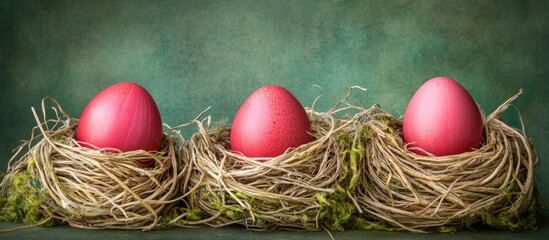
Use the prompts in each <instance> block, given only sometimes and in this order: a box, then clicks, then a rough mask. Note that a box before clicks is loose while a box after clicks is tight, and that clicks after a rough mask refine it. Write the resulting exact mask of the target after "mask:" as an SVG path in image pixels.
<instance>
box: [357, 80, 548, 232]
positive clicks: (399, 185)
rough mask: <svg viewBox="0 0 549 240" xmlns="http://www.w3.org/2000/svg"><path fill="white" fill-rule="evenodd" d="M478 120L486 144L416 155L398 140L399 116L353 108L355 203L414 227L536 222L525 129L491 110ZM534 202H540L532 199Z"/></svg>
mask: <svg viewBox="0 0 549 240" xmlns="http://www.w3.org/2000/svg"><path fill="white" fill-rule="evenodd" d="M521 93H522V90H521V91H520V92H519V93H517V94H516V95H515V96H513V97H512V98H510V99H509V100H508V101H506V102H504V103H503V104H502V105H501V106H500V107H498V108H497V109H496V110H495V111H494V113H492V114H490V115H489V116H488V117H487V118H486V119H484V120H485V121H484V122H485V133H486V136H485V144H484V145H483V146H482V147H481V148H480V149H478V150H475V151H471V152H466V153H462V154H457V155H451V156H442V157H435V156H421V155H417V154H415V153H412V152H411V151H409V150H408V149H407V147H406V145H405V143H404V142H403V140H402V132H401V129H402V125H401V122H400V121H399V120H398V119H396V118H394V117H393V116H391V115H390V114H388V113H386V112H385V111H383V110H382V109H381V108H379V107H378V106H374V107H372V108H370V109H368V110H364V111H363V112H361V113H359V115H360V116H361V117H362V118H363V119H367V120H365V121H363V124H362V127H361V128H359V129H357V130H356V132H355V134H357V135H358V134H359V133H360V132H366V134H363V135H364V136H367V137H365V138H363V139H361V143H362V144H364V149H365V150H364V156H363V157H364V159H365V160H364V161H363V162H362V164H363V165H362V166H361V167H362V168H363V169H364V170H365V171H364V174H363V175H361V180H360V185H359V187H357V195H356V199H357V204H358V205H357V207H358V208H359V210H360V211H361V212H364V213H365V214H363V215H362V216H364V217H365V218H366V219H368V220H369V221H371V222H383V223H385V224H388V225H390V226H393V227H396V228H401V229H406V230H409V231H414V232H423V231H425V230H427V229H429V228H433V227H443V226H446V227H448V226H470V225H472V224H475V223H479V222H480V223H482V222H484V223H486V224H488V225H490V226H493V227H500V228H509V229H512V230H519V229H530V228H535V225H536V222H535V217H534V216H535V213H532V211H531V210H532V208H535V206H534V205H536V196H534V193H535V191H534V188H535V186H534V167H535V166H536V165H537V164H538V162H539V159H538V155H537V154H536V152H535V149H534V146H533V145H532V143H531V142H530V141H529V139H528V138H527V137H526V135H525V134H524V131H522V132H521V131H519V130H517V129H514V128H511V127H509V126H508V125H506V124H505V123H504V122H503V121H501V120H500V119H499V118H498V117H497V116H498V114H500V113H501V112H502V111H504V110H505V109H507V108H508V106H509V105H510V104H511V102H512V101H513V100H514V99H516V98H517V97H518V96H519V95H520V94H521ZM538 202H539V201H538Z"/></svg>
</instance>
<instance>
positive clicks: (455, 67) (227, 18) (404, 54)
mask: <svg viewBox="0 0 549 240" xmlns="http://www.w3.org/2000/svg"><path fill="white" fill-rule="evenodd" d="M439 75H445V76H449V77H452V78H454V79H456V80H458V81H459V82H460V83H461V84H462V85H463V86H465V87H466V88H467V89H468V90H469V92H470V93H471V95H472V96H473V97H474V98H475V100H476V101H477V102H478V103H479V104H480V105H481V106H482V107H483V108H484V109H485V111H486V112H488V113H490V112H492V111H493V110H494V109H495V108H496V107H497V106H498V105H500V104H501V103H502V102H503V101H505V100H506V99H508V98H509V97H511V96H512V95H513V94H515V93H516V92H518V89H519V88H524V90H525V93H524V94H523V95H522V96H521V97H520V98H519V99H518V100H517V101H516V102H515V103H514V105H515V106H516V108H517V109H518V110H519V111H520V113H521V114H522V117H523V120H524V124H525V126H526V132H527V134H528V136H530V137H531V138H532V139H533V141H534V143H535V144H536V146H537V150H538V152H539V155H540V158H541V164H540V165H539V166H538V167H537V169H536V173H537V175H538V177H537V179H536V181H537V183H538V186H539V188H540V191H541V193H542V194H543V196H544V198H545V199H549V189H548V188H549V186H548V181H549V169H547V166H546V164H545V161H546V160H547V157H548V154H549V153H548V151H547V147H548V146H549V144H548V140H547V139H549V138H548V137H547V136H548V135H549V126H548V123H547V119H549V111H548V110H549V109H548V106H549V102H548V100H549V98H548V97H547V93H548V92H549V85H548V84H547V81H548V80H549V1H545V0H539V1H507V0H504V1H502V0H499V1H476V0H475V1H281V0H276V1H162V2H161V3H154V4H151V3H150V2H147V1H1V2H0V110H1V111H0V126H1V127H0V130H1V134H0V168H1V169H2V171H4V170H5V169H6V165H7V161H8V159H9V157H10V155H11V150H12V149H13V148H15V147H16V146H17V145H18V144H19V141H20V140H22V139H28V138H29V136H30V130H31V128H32V127H33V126H34V125H35V122H34V119H33V117H32V113H31V111H30V107H31V106H35V107H39V105H40V101H41V99H42V98H43V97H45V96H52V97H55V98H56V99H57V100H58V101H59V102H60V103H61V105H62V106H63V108H65V110H66V111H67V112H68V113H69V114H71V116H73V117H79V115H80V113H81V111H82V109H83V108H84V107H85V106H86V104H87V102H88V101H89V100H90V99H91V98H92V97H93V96H94V95H95V94H97V93H98V92H99V91H100V90H102V89H103V88H105V87H107V86H109V85H111V84H113V83H116V82H120V81H134V82H137V83H139V84H141V85H143V86H144V87H145V88H147V89H148V90H149V91H150V93H151V94H152V95H153V97H154V98H155V99H156V101H157V104H158V106H159V108H160V112H161V114H162V117H163V121H164V122H165V123H167V124H169V125H172V126H174V125H178V124H181V123H184V122H187V121H188V120H190V119H192V118H194V116H195V115H196V114H198V113H199V112H200V111H202V110H204V109H205V108H206V107H208V106H212V109H211V110H210V111H209V112H208V114H210V115H212V117H213V119H214V120H216V121H217V120H223V119H228V121H229V122H230V121H231V120H232V118H233V117H234V114H235V112H236V111H237V109H238V107H239V106H240V104H241V103H242V102H243V101H244V99H245V98H246V97H247V96H248V94H250V93H251V92H253V91H254V90H255V89H257V88H259V87H261V86H263V85H266V84H271V83H274V84H279V85H281V86H283V87H285V88H287V89H288V90H290V91H292V92H293V93H294V95H296V97H297V98H298V99H299V100H300V101H301V103H302V104H303V105H306V106H310V105H311V104H312V102H313V100H314V99H315V97H317V96H318V95H323V98H321V100H320V101H319V102H318V104H317V105H316V109H317V110H320V111H326V110H328V109H329V107H331V106H332V105H333V104H334V103H335V101H336V99H340V98H341V97H343V96H344V95H345V93H346V91H347V89H348V88H349V87H350V86H352V85H360V86H363V87H366V88H368V91H366V92H364V93H358V92H357V93H356V94H355V95H353V97H352V98H351V102H352V103H355V104H359V105H363V106H365V107H366V106H370V105H372V104H374V103H379V104H380V105H381V106H382V108H384V109H385V110H387V111H389V112H390V113H392V114H394V115H396V116H400V115H401V114H402V113H403V112H404V110H405V108H406V105H407V103H408V100H409V99H410V97H411V96H412V95H413V93H414V92H415V90H416V89H417V88H418V87H419V86H421V84H422V83H423V82H424V81H426V80H428V79H430V78H432V77H435V76H439ZM314 84H316V85H319V86H321V87H323V88H324V91H322V90H320V89H318V88H315V87H313V85H314ZM504 119H505V120H506V121H507V122H508V124H509V125H511V126H514V127H520V125H519V122H518V117H517V112H516V110H515V109H510V110H508V112H506V113H505V114H504ZM194 130H195V129H193V128H188V129H185V135H186V136H189V135H190V134H191V133H192V132H194ZM546 215H547V214H546V213H545V212H544V213H543V218H542V220H543V221H542V226H541V227H540V229H538V230H537V231H531V232H526V233H511V232H507V231H503V232H501V231H486V230H484V231H481V232H480V233H474V232H464V233H459V234H457V235H452V236H453V237H458V238H460V237H475V238H491V237H498V238H524V237H528V238H535V237H541V236H542V235H544V234H549V223H547V221H548V220H549V217H546ZM7 226H12V225H10V224H6V223H0V227H1V228H4V227H7ZM46 232H47V233H48V234H53V235H51V236H65V237H66V236H72V237H75V236H76V235H77V234H81V233H84V234H85V235H84V236H86V235H88V236H90V235H89V234H88V232H87V231H81V230H73V229H66V228H54V229H46V230H44V229H34V230H29V231H22V232H16V233H13V234H11V235H4V236H6V237H8V236H9V237H21V238H32V237H44V236H45V235H44V233H46ZM55 234H57V235H55ZM66 234H68V235H66ZM71 234H72V235H71ZM105 234H107V235H105ZM186 234H192V235H193V237H213V238H220V237H222V238H225V237H227V235H225V234H230V235H229V236H228V237H236V238H257V237H272V238H290V239H291V238H294V239H303V238H308V237H311V238H317V237H327V235H325V234H323V233H313V234H304V233H299V232H297V233H295V232H284V231H277V232H274V233H267V234H263V233H250V232H246V231H244V230H243V229H241V228H234V227H233V228H227V229H224V230H223V229H222V230H211V229H208V228H206V229H202V230H200V229H199V230H188V231H186V230H184V229H180V230H172V231H165V232H155V233H148V234H143V233H140V232H124V231H106V233H105V232H101V231H99V232H97V233H94V235H95V236H96V237H105V238H106V237H116V236H119V237H120V238H127V237H143V238H153V237H157V236H160V237H163V238H170V236H171V237H174V238H175V237H177V236H180V237H181V236H185V235H186ZM216 234H217V235H216ZM369 234H372V235H369ZM224 235H225V236H224ZM337 236H338V237H340V238H347V237H357V238H358V237H360V238H363V237H368V236H373V237H376V238H385V237H387V238H402V237H408V238H425V237H434V238H445V239H446V238H449V237H448V236H447V235H442V234H434V235H415V234H407V233H383V232H373V233H372V232H361V231H351V232H347V233H341V234H338V235H337ZM2 237H3V236H2V235H0V238H2ZM453 237H450V238H453ZM56 238H58V237H56Z"/></svg>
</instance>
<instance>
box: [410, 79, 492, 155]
mask: <svg viewBox="0 0 549 240" xmlns="http://www.w3.org/2000/svg"><path fill="white" fill-rule="evenodd" d="M403 138H404V142H406V143H407V144H408V148H409V149H410V150H411V151H413V152H415V153H417V154H420V155H427V154H426V153H425V152H424V151H427V152H429V153H431V154H433V155H435V156H446V155H453V154H459V153H463V152H468V151H472V150H474V149H478V148H479V147H480V146H481V145H482V141H483V122H482V117H481V114H480V111H479V108H478V106H477V104H476V102H475V101H474V100H473V98H472V97H471V95H470V94H469V93H468V92H467V90H466V89H465V88H464V87H463V86H461V85H460V84H459V83H458V82H456V81H454V80H453V79H451V78H447V77H436V78H433V79H431V80H429V81H427V82H425V83H424V84H423V85H422V86H421V87H420V88H419V89H418V90H417V91H416V93H415V94H414V96H413V97H412V99H411V100H410V102H409V104H408V107H407V108H406V112H405V113H404V119H403ZM417 148H420V149H417ZM421 149H422V150H423V151H422V150H421Z"/></svg>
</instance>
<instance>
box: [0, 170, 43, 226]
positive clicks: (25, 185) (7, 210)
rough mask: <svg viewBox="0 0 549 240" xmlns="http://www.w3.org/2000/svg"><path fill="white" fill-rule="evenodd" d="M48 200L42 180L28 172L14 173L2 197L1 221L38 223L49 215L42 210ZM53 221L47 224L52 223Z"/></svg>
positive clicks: (0, 199) (0, 201) (0, 200)
mask: <svg viewBox="0 0 549 240" xmlns="http://www.w3.org/2000/svg"><path fill="white" fill-rule="evenodd" d="M45 200H46V191H45V189H44V188H42V185H41V184H40V182H39V181H38V180H37V179H36V178H35V177H34V176H33V175H32V174H31V173H28V172H21V173H18V174H16V175H13V178H12V179H11V184H10V186H9V187H8V189H6V190H4V192H3V194H2V196H1V197H0V221H8V222H22V223H24V224H29V225H30V224H37V223H40V222H43V221H45V220H46V219H47V218H48V217H46V216H44V214H43V213H42V212H41V211H40V206H41V205H42V203H43V202H44V201H45ZM52 224H53V221H52V222H48V223H46V225H52Z"/></svg>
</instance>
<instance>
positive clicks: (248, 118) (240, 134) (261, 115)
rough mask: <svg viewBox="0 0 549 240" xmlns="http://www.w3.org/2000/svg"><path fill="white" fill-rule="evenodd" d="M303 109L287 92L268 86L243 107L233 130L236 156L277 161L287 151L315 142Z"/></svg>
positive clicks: (275, 86) (277, 87)
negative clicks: (274, 158) (274, 159)
mask: <svg viewBox="0 0 549 240" xmlns="http://www.w3.org/2000/svg"><path fill="white" fill-rule="evenodd" d="M310 132H311V123H310V121H309V118H308V117H307V113H306V112H305V110H304V109H303V106H302V105H301V104H300V103H299V101H298V100H297V99H296V98H295V96H294V95H292V93H290V92H289V91H288V90H286V89H284V88H282V87H280V86H277V85H267V86H264V87H262V88H259V89H257V90H256V91H254V92H253V93H252V94H251V95H250V96H249V97H248V98H247V99H246V100H245V101H244V103H243V104H242V106H240V108H239V109H238V112H237V113H236V116H235V118H234V121H233V125H232V127H231V133H230V140H231V149H232V151H233V152H238V153H241V154H243V155H245V156H247V157H276V156H278V155H280V154H282V153H284V152H285V151H286V150H287V149H288V148H291V147H298V146H300V145H302V144H305V143H308V142H310V141H312V136H311V135H310Z"/></svg>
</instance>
